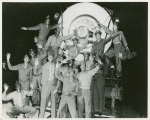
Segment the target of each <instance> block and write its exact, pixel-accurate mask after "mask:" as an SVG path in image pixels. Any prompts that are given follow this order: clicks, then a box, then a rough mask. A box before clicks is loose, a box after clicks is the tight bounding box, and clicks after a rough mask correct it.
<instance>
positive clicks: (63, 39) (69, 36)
mask: <svg viewBox="0 0 150 120" xmlns="http://www.w3.org/2000/svg"><path fill="white" fill-rule="evenodd" d="M73 36H74V33H72V34H70V35H68V36H63V37H62V41H65V40H68V39H70V38H72V37H73Z"/></svg>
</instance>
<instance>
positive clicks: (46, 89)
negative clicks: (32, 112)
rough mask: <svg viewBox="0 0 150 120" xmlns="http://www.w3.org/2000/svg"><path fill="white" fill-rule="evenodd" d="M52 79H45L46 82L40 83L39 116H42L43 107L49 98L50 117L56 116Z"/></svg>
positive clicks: (44, 107) (43, 112)
mask: <svg viewBox="0 0 150 120" xmlns="http://www.w3.org/2000/svg"><path fill="white" fill-rule="evenodd" d="M52 84H53V81H47V84H45V85H42V89H41V104H40V114H39V118H44V115H45V109H46V107H47V105H48V102H49V100H50V98H51V105H52V106H51V117H52V118H55V117H56V100H55V99H56V97H55V95H54V93H53V92H54V90H55V86H53V85H52Z"/></svg>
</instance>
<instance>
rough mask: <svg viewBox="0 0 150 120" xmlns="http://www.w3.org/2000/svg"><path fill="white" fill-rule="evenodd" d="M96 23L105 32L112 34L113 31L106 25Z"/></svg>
mask: <svg viewBox="0 0 150 120" xmlns="http://www.w3.org/2000/svg"><path fill="white" fill-rule="evenodd" d="M98 25H100V26H101V27H102V28H103V30H104V31H105V32H106V33H107V34H109V35H110V34H112V33H113V31H111V30H110V29H109V28H108V27H106V26H105V25H103V24H101V23H99V24H98Z"/></svg>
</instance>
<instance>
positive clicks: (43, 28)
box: [21, 15, 61, 47]
mask: <svg viewBox="0 0 150 120" xmlns="http://www.w3.org/2000/svg"><path fill="white" fill-rule="evenodd" d="M60 24H61V23H58V24H56V25H53V26H51V25H50V17H49V15H48V16H47V17H46V18H45V22H44V23H40V24H38V25H37V26H34V27H22V28H21V29H22V30H39V35H38V38H37V37H35V42H38V43H39V44H41V45H42V47H45V44H46V41H47V39H46V37H47V35H48V34H49V32H50V30H52V29H55V28H57V27H58V26H59V25H60Z"/></svg>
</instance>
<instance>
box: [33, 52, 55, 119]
mask: <svg viewBox="0 0 150 120" xmlns="http://www.w3.org/2000/svg"><path fill="white" fill-rule="evenodd" d="M53 58H54V53H53V51H48V62H47V63H46V64H44V65H43V66H42V67H41V68H40V69H38V68H37V65H38V64H39V62H38V61H36V62H35V69H34V74H35V75H39V74H42V79H41V85H42V89H41V104H40V113H39V118H44V114H45V109H46V107H47V104H48V102H49V98H50V96H51V101H52V103H51V104H52V110H51V114H52V115H51V117H53V118H55V117H56V115H55V114H56V113H55V112H56V111H55V102H56V101H55V96H54V94H53V91H54V89H55V86H54V83H55V80H56V79H55V63H54V62H52V61H53Z"/></svg>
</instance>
